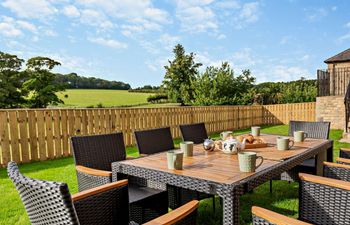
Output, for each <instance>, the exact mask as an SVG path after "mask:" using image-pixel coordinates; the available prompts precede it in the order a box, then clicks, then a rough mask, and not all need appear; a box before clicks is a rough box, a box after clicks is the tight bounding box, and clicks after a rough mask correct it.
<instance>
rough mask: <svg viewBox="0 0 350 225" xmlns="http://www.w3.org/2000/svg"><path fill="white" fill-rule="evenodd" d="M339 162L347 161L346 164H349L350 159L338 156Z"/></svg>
mask: <svg viewBox="0 0 350 225" xmlns="http://www.w3.org/2000/svg"><path fill="white" fill-rule="evenodd" d="M336 161H337V162H339V163H345V164H348V165H350V159H346V158H340V157H339V158H337V160H336Z"/></svg>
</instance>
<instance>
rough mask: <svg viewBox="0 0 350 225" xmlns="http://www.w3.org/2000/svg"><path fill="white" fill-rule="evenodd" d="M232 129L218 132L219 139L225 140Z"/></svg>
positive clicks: (230, 134)
mask: <svg viewBox="0 0 350 225" xmlns="http://www.w3.org/2000/svg"><path fill="white" fill-rule="evenodd" d="M232 135H233V133H232V131H224V132H221V133H220V137H221V140H223V141H225V140H226V139H227V138H228V137H229V136H232Z"/></svg>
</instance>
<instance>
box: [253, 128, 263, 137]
mask: <svg viewBox="0 0 350 225" xmlns="http://www.w3.org/2000/svg"><path fill="white" fill-rule="evenodd" d="M260 129H261V128H260V127H258V126H254V127H252V135H253V136H254V137H256V136H260Z"/></svg>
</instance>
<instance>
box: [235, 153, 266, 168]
mask: <svg viewBox="0 0 350 225" xmlns="http://www.w3.org/2000/svg"><path fill="white" fill-rule="evenodd" d="M259 158H260V159H261V162H260V163H259V164H258V165H256V160H257V159H259ZM263 162H264V158H263V157H262V156H257V154H256V153H255V152H240V153H238V163H239V170H240V171H241V172H245V173H252V172H255V170H256V169H257V168H258V167H259V166H261V165H262V163H263Z"/></svg>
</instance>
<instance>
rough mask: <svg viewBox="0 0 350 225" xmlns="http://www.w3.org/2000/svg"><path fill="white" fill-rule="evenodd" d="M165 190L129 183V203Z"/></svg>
mask: <svg viewBox="0 0 350 225" xmlns="http://www.w3.org/2000/svg"><path fill="white" fill-rule="evenodd" d="M164 192H166V191H163V190H158V189H153V188H149V187H141V186H137V185H133V184H129V203H130V204H131V203H134V202H138V201H141V200H145V199H147V198H151V197H152V196H155V195H158V194H160V193H164Z"/></svg>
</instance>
